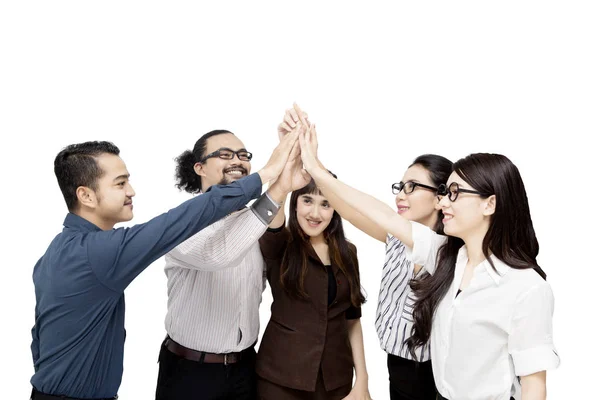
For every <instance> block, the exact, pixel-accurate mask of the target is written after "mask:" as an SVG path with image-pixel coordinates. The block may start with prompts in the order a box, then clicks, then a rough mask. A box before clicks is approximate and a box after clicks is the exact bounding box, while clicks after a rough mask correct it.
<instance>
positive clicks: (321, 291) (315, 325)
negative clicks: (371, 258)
mask: <svg viewBox="0 0 600 400" xmlns="http://www.w3.org/2000/svg"><path fill="white" fill-rule="evenodd" d="M300 168H301V165H300ZM334 176H335V175H334ZM280 178H281V177H280ZM283 209H284V207H281V209H280V211H279V214H278V215H277V217H276V218H275V219H274V220H273V222H272V223H271V225H270V226H269V229H268V231H267V232H266V233H265V234H264V236H263V237H262V238H261V239H260V247H261V250H262V253H263V256H264V258H265V261H266V264H267V279H268V281H269V284H270V286H271V291H272V294H273V304H272V305H271V319H270V321H269V323H268V325H267V328H266V330H265V333H264V335H263V338H262V342H261V345H260V349H259V351H258V355H257V363H256V372H257V374H258V383H257V389H258V398H259V399H265V400H271V399H273V400H281V399H291V400H293V399H299V400H300V399H332V400H333V399H336V400H339V399H369V400H370V399H371V397H370V395H369V391H368V384H367V379H368V378H367V371H366V366H365V357H364V347H363V336H362V327H361V324H360V317H361V309H360V307H361V304H362V303H364V301H365V298H364V296H363V295H362V293H361V287H360V279H359V272H358V259H357V257H356V247H355V246H354V245H353V244H351V243H350V242H348V241H347V240H346V238H345V236H344V230H343V227H342V219H341V217H340V215H339V214H338V213H337V212H336V211H335V210H333V208H332V207H331V206H330V205H329V202H328V201H327V199H325V198H324V197H323V196H322V194H321V192H320V191H319V189H318V188H317V187H316V185H315V183H314V181H312V180H311V181H310V183H309V184H308V185H307V186H305V187H304V188H302V189H299V190H295V191H293V192H292V195H291V200H290V207H289V226H288V227H287V228H286V227H285V226H284V223H285V214H284V211H283ZM353 369H354V371H355V373H356V382H355V384H354V387H352V377H353Z"/></svg>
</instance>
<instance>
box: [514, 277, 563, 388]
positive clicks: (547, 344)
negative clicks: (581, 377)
mask: <svg viewBox="0 0 600 400" xmlns="http://www.w3.org/2000/svg"><path fill="white" fill-rule="evenodd" d="M553 310H554V296H553V294H552V289H551V288H550V285H549V284H548V283H547V282H543V283H541V284H540V285H537V286H535V287H533V288H532V289H530V290H529V291H528V292H527V293H525V294H524V295H523V296H521V298H520V299H518V300H517V305H516V311H515V314H514V315H513V318H512V321H511V330H510V332H509V337H508V352H509V353H510V355H511V357H512V360H513V364H514V366H515V374H516V375H517V376H525V375H530V374H533V373H536V372H540V371H547V370H550V369H554V368H556V367H558V365H559V364H560V359H559V357H558V353H557V352H556V349H555V348H554V343H553V341H552V313H553Z"/></svg>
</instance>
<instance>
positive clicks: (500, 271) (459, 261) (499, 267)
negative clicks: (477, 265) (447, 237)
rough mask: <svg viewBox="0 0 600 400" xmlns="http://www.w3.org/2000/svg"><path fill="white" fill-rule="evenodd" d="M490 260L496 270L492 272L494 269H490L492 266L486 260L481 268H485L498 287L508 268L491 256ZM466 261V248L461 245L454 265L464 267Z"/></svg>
mask: <svg viewBox="0 0 600 400" xmlns="http://www.w3.org/2000/svg"><path fill="white" fill-rule="evenodd" d="M490 260H492V262H493V263H494V267H496V270H494V267H492V264H490V262H489V261H488V260H487V259H485V260H483V262H482V264H483V267H484V268H485V270H486V271H487V273H488V274H489V275H490V277H491V278H492V280H493V281H494V283H495V284H496V285H499V284H500V280H501V279H502V277H503V276H504V275H505V274H506V272H507V271H508V269H509V268H510V267H509V266H508V265H506V264H505V263H504V262H503V261H502V260H500V259H499V258H498V257H496V256H495V255H493V254H492V255H491V256H490ZM467 261H468V254H467V246H465V245H463V246H462V247H461V248H460V250H459V251H458V255H457V257H456V265H466V264H467ZM496 271H497V272H496ZM461 276H462V274H461Z"/></svg>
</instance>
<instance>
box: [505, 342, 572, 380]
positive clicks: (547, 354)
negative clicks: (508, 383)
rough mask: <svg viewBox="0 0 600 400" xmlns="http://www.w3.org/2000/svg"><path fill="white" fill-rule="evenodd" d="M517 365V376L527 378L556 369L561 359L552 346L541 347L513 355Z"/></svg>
mask: <svg viewBox="0 0 600 400" xmlns="http://www.w3.org/2000/svg"><path fill="white" fill-rule="evenodd" d="M511 356H512V359H513V363H514V365H515V375H517V376H526V375H531V374H535V373H536V372H540V371H548V370H551V369H555V368H557V367H558V365H559V364H560V358H559V357H558V354H557V353H556V350H554V346H552V345H547V344H546V345H541V346H537V347H534V348H531V349H526V350H521V351H517V352H513V353H512V354H511Z"/></svg>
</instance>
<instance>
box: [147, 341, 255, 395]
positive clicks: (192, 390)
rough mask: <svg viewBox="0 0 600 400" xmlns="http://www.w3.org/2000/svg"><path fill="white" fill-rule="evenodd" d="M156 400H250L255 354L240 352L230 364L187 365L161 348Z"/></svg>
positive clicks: (250, 350)
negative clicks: (239, 356)
mask: <svg viewBox="0 0 600 400" xmlns="http://www.w3.org/2000/svg"><path fill="white" fill-rule="evenodd" d="M158 361H159V363H160V365H159V370H158V383H157V386H156V400H254V399H256V374H255V372H254V366H255V364H256V352H255V351H254V347H251V348H248V349H246V350H244V351H243V352H242V359H241V360H240V361H238V362H236V363H234V364H227V365H224V364H209V363H200V362H197V361H190V360H186V359H185V358H182V357H180V356H178V355H176V354H173V353H171V352H170V351H169V350H167V348H166V347H165V346H164V344H163V345H162V346H161V349H160V355H159V359H158Z"/></svg>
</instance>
